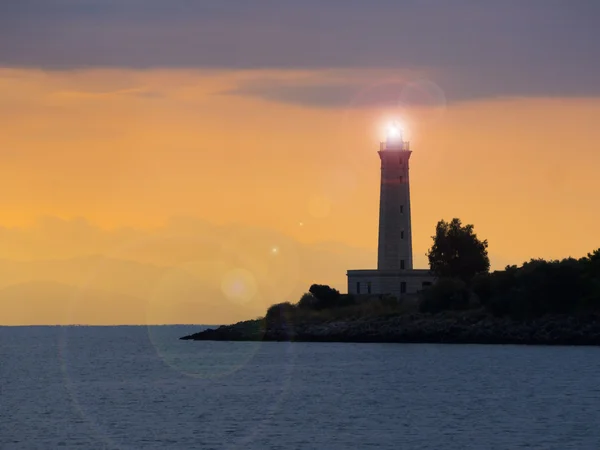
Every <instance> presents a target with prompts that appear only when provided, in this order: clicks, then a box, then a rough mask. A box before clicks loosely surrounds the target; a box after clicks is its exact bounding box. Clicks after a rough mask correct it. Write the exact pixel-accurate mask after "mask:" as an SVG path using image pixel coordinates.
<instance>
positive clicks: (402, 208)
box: [400, 205, 404, 214]
mask: <svg viewBox="0 0 600 450" xmlns="http://www.w3.org/2000/svg"><path fill="white" fill-rule="evenodd" d="M400 213H402V214H404V205H400Z"/></svg>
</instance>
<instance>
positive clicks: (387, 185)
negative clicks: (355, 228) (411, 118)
mask: <svg viewBox="0 0 600 450" xmlns="http://www.w3.org/2000/svg"><path fill="white" fill-rule="evenodd" d="M410 154H411V151H410V145H409V142H407V141H405V140H404V138H403V135H402V130H401V129H400V128H399V127H398V126H397V125H396V124H393V125H391V126H390V129H389V130H388V136H387V140H386V141H385V142H382V143H381V144H380V148H379V157H380V158H381V190H380V195H379V246H378V250H377V270H412V267H413V265H412V237H411V226H410V183H409V171H408V163H409V159H410Z"/></svg>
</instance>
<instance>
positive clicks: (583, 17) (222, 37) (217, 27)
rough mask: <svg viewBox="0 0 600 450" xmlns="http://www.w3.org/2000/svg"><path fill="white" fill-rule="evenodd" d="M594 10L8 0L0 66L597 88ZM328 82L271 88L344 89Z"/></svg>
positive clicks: (507, 90)
mask: <svg viewBox="0 0 600 450" xmlns="http://www.w3.org/2000/svg"><path fill="white" fill-rule="evenodd" d="M598 17H600V4H598V2H596V1H595V0H574V1H571V2H567V3H565V2H560V1H557V0H533V1H529V2H522V1H520V0H505V1H503V2H497V1H493V0H485V1H480V2H473V1H471V0H456V1H453V2H447V1H444V0H429V1H421V2H417V1H406V2H397V1H392V0H378V1H375V2H362V1H357V0H345V1H341V0H334V1H330V2H327V3H323V2H320V1H317V0H307V1H304V2H301V3H299V2H295V1H292V0H280V1H273V0H263V1H258V2H244V1H241V0H232V1H228V2H222V1H216V0H213V1H209V0H203V1H194V2H189V1H185V0H173V1H169V2H165V1H163V0H144V1H142V0H130V1H126V2H123V1H113V0H109V1H96V0H86V1H71V0H22V1H20V2H16V1H7V2H1V4H0V29H2V39H0V65H5V66H27V67H41V68H45V69H57V68H62V69H64V68H71V69H74V68H83V67H85V68H90V67H128V68H149V67H154V68H156V67H171V68H172V67H202V68H229V69H249V68H250V69H258V68H278V69H297V68H311V69H323V68H369V67H371V68H372V67H378V68H388V69H402V70H414V69H420V70H427V71H429V76H430V77H431V79H432V80H433V81H434V82H435V83H437V84H438V85H440V86H441V88H442V89H443V90H444V92H446V93H447V95H448V98H449V99H452V100H453V99H468V98H474V97H475V98H479V97H482V96H492V97H493V96H498V95H508V96H515V95H518V96H520V95H529V94H532V95H536V96H537V95H551V96H569V95H577V96H579V95H598V89H599V88H598V83H597V82H596V80H597V79H598V77H599V76H600V60H599V59H598V58H597V55H598V51H599V45H600V44H598V43H599V42H600V31H599V29H598V27H597V26H596V25H597V20H598ZM275 88H277V89H278V87H275ZM332 89H334V88H333V87H331V86H327V85H323V87H317V86H312V87H311V88H307V87H303V88H302V90H301V91H299V90H298V89H296V92H293V93H286V92H275V91H270V92H269V95H270V96H271V97H277V98H280V97H286V98H287V97H292V99H291V101H296V100H295V99H296V97H301V96H304V97H306V98H307V100H304V99H303V100H302V101H304V102H312V103H318V102H317V101H316V100H315V98H316V97H319V96H320V95H321V94H323V93H324V94H326V95H325V97H326V98H325V100H324V102H325V103H327V102H329V103H332V104H333V103H340V102H343V99H345V94H346V91H349V90H351V87H346V88H343V87H337V89H338V90H339V92H337V93H332V92H331V91H332ZM262 95H267V94H264V93H263V94H262ZM286 98H284V99H283V100H284V101H290V100H286Z"/></svg>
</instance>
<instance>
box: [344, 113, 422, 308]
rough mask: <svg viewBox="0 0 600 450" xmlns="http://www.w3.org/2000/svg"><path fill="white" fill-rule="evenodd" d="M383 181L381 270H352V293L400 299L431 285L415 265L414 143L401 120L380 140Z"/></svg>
mask: <svg viewBox="0 0 600 450" xmlns="http://www.w3.org/2000/svg"><path fill="white" fill-rule="evenodd" d="M378 154H379V159H380V161H381V180H380V190H379V235H378V247H377V269H361V270H348V273H347V276H348V293H350V294H354V295H382V294H389V295H393V296H395V297H397V298H401V297H404V296H406V295H410V294H416V293H418V292H419V291H420V290H421V289H423V288H425V287H427V286H429V285H431V284H432V283H433V281H434V277H433V276H432V275H431V274H430V272H429V270H427V269H414V268H413V253H412V223H411V210H410V176H409V174H410V170H409V161H410V156H411V154H412V152H411V149H410V142H408V141H406V140H405V139H404V133H403V130H402V129H401V128H400V126H399V125H398V124H397V123H393V124H391V125H390V126H389V128H388V131H387V136H386V140H385V141H383V142H380V143H379V151H378Z"/></svg>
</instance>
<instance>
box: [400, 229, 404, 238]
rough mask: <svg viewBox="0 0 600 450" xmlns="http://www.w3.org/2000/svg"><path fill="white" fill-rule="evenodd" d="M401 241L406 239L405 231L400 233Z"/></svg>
mask: <svg viewBox="0 0 600 450" xmlns="http://www.w3.org/2000/svg"><path fill="white" fill-rule="evenodd" d="M400 239H404V230H402V231H401V232H400Z"/></svg>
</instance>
